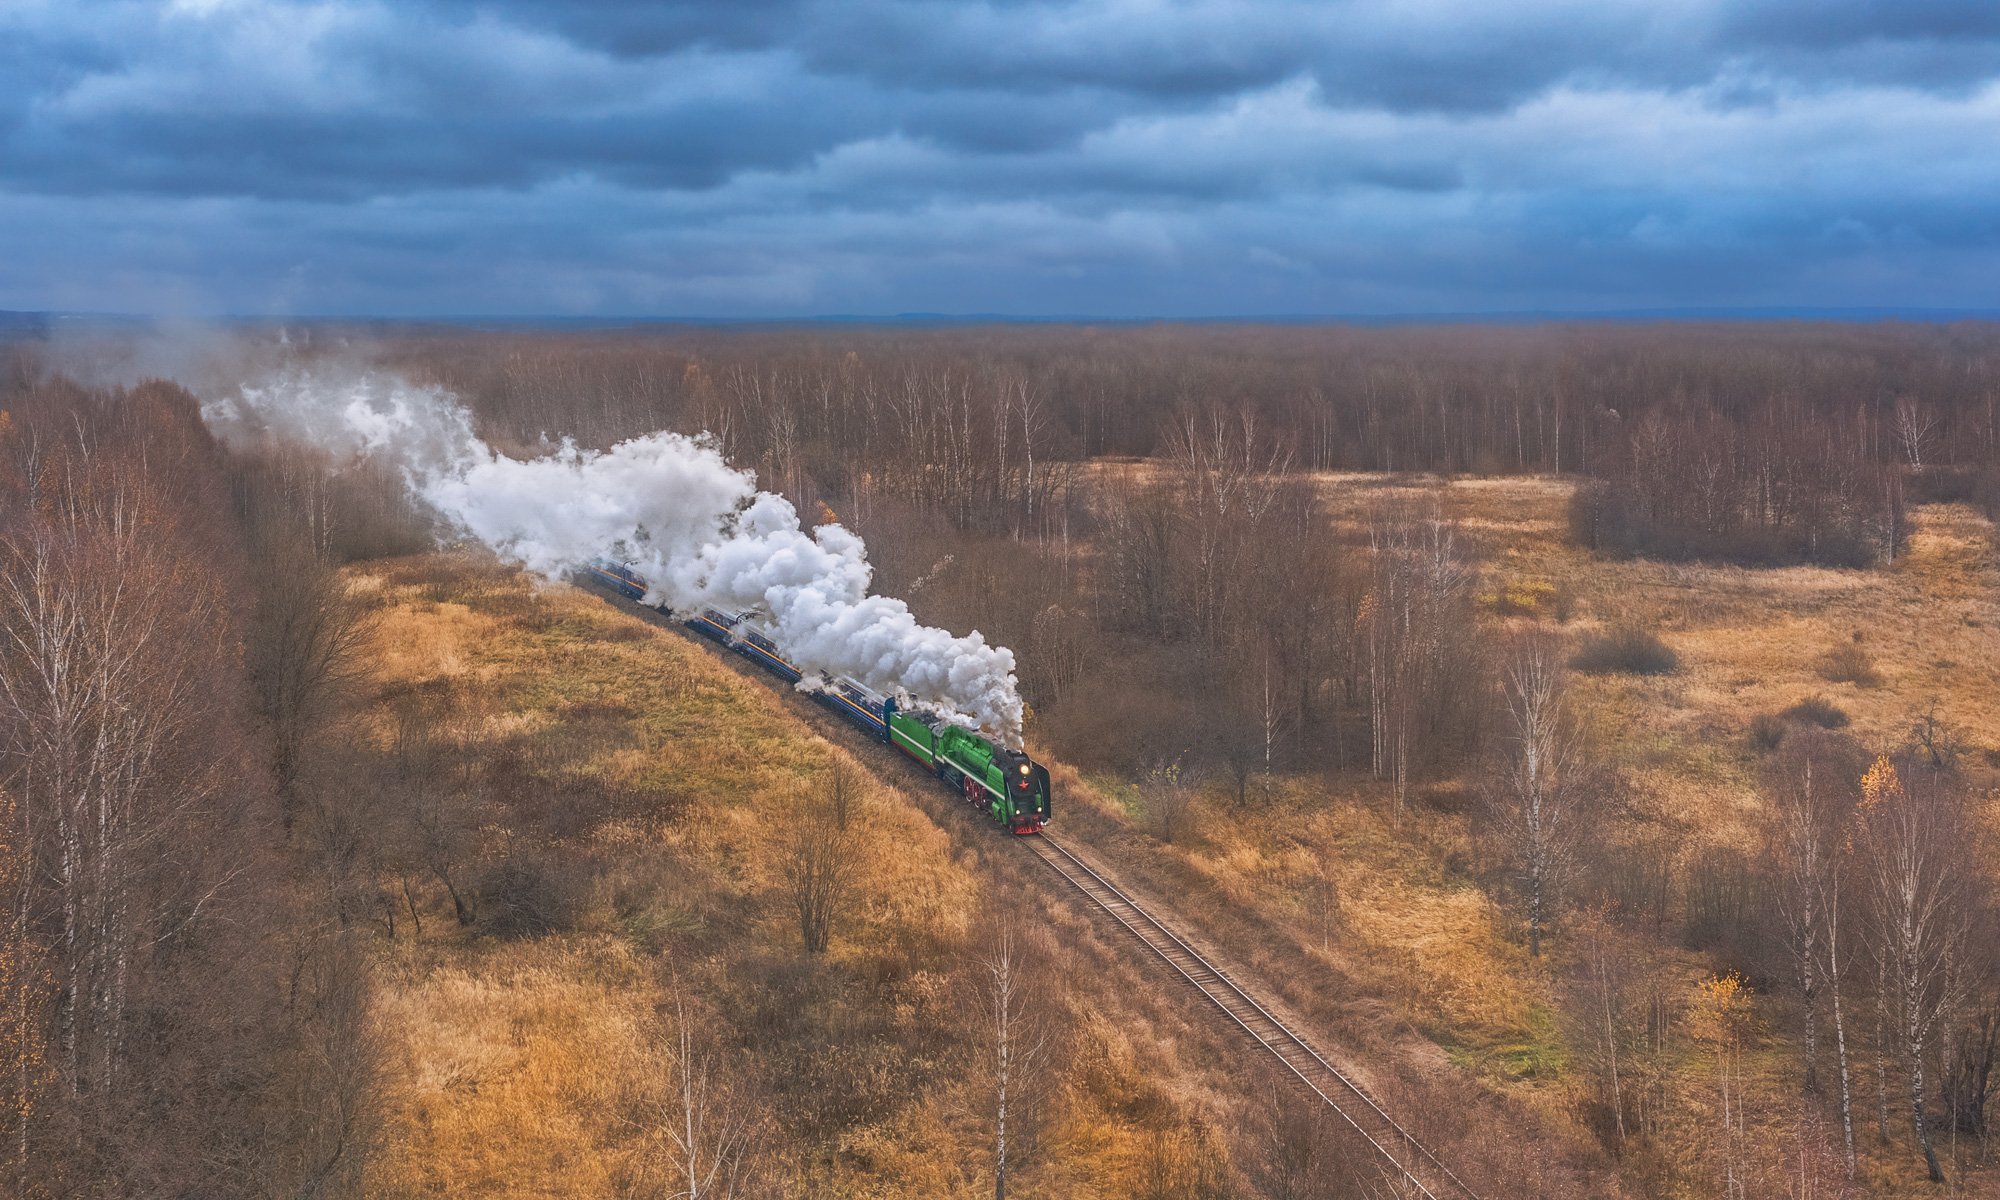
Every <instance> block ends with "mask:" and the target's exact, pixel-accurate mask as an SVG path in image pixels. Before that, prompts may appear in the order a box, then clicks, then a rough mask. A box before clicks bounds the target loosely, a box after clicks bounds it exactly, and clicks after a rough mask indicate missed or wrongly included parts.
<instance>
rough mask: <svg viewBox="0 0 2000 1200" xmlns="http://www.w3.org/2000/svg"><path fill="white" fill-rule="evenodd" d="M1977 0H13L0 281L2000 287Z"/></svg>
mask: <svg viewBox="0 0 2000 1200" xmlns="http://www.w3.org/2000/svg"><path fill="white" fill-rule="evenodd" d="M1996 135H2000V7H1996V6H1994V5H1992V4H1990V3H1986V2H1983V0H1982V2H1980V3H1972V2H1969V0H1952V2H1943V0H1939V2H1933V3H1910V2H1906V3H1893V4H1892V3H1881V2H1877V0H1812V2H1810V3H1808V2H1807V0H1733V2H1725V0H1691V2H1690V0H1655V2H1653V3H1635V4H1623V5H1607V4H1603V3H1601V0H1533V2H1523V3H1520V4H1507V5H1496V4H1491V3H1489V2H1487V0H1401V2H1397V3H1380V2H1372V0H1371V2H1366V3H1363V2H1352V0H1350V2H1345V3H1342V2H1333V3H1328V2H1322V0H1073V2H1061V3H1058V2H1054V0H984V2H978V0H974V2H957V0H949V2H948V0H667V2H663V3H647V4H633V3H627V2H621V0H567V2H564V0H406V2H402V3H390V2H389V0H317V2H290V0H173V2H170V3H151V2H140V0H100V2H98V3H93V4H86V5H79V4H72V3H63V2H60V0H18V2H17V3H14V4H11V5H5V6H0V308H7V307H13V308H41V307H63V308H96V309H114V310H129V309H139V308H157V309H165V310H173V311H215V310H223V311H235V312H278V313H314V312H380V313H410V314H449V313H464V314H472V313H503V312H504V313H540V312H550V313H554V312H575V313H656V314H661V315H694V314H743V315H797V314H809V313H816V312H837V311H848V312H852V311H863V312H866V311H880V312H893V311H905V310H915V309H923V310H944V311H1016V312H1063V313H1085V312H1088V313H1102V314H1105V315H1148V314H1159V315H1204V314H1214V315H1225V314H1254V313H1278V312H1288V313H1297V312H1364V311H1426V310H1449V311H1464V310H1479V309H1506V308H1524V307H1526V308H1551V307H1552V308H1570V309H1590V308H1615V307H1635V306H1640V307H1649V306H1656V305H1675V304H1688V305H1748V304H1769V305H1780V306H1783V305H1815V306H1819V305H1840V304H1853V305H1867V306H1875V305H1911V306H1939V307H1961V306H1963V307H1996V306H2000V295H1996V289H1995V288H1994V285H1993V284H1992V283H1991V281H1992V280H1994V279H2000V216H1996V213H2000V205H1996V204H1995V202H1994V201H1993V200H1992V199H1991V198H1992V197H1994V196H1996V195H2000V136H1996Z"/></svg>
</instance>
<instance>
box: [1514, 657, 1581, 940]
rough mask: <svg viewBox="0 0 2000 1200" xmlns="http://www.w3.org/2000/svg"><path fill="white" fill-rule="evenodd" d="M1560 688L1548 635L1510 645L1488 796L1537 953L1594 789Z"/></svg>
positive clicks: (1561, 675)
mask: <svg viewBox="0 0 2000 1200" xmlns="http://www.w3.org/2000/svg"><path fill="white" fill-rule="evenodd" d="M1567 688H1568V677H1567V672H1566V668H1565V667H1564V665H1563V659H1562V655H1561V650H1560V647H1559V646H1558V645H1557V643H1556V642H1555V641H1554V640H1553V639H1550V638H1547V637H1543V636H1530V637H1528V638H1525V639H1523V640H1522V641H1521V642H1520V643H1519V644H1517V645H1516V646H1515V648H1514V652H1513V655H1512V657H1511V658H1510V660H1509V661H1508V663H1507V666H1506V668H1505V670H1504V672H1503V678H1502V688H1501V696H1502V701H1503V704H1504V707H1505V715H1506V721H1507V725H1506V733H1505V755H1504V758H1503V760H1502V764H1501V768H1500V770H1499V771H1498V772H1497V773H1496V778H1495V781H1494V783H1493V785H1492V787H1491V789H1490V791H1489V793H1488V795H1489V802H1490V804H1491V807H1492V811H1493V815H1494V818H1495V821H1496V823H1497V824H1498V825H1499V827H1500V830H1501V833H1502V836H1503V837H1505V838H1506V840H1507V842H1508V844H1509V846H1510V847H1511V849H1512V851H1513V857H1514V861H1515V869H1516V872H1517V874H1518V877H1519V878H1518V887H1519V890H1520V893H1521V900H1522V904H1523V906H1524V907H1525V909H1526V916H1527V921H1528V953H1529V954H1531V955H1540V954H1541V952H1542V938H1543V935H1544V934H1545V933H1546V931H1547V929H1548V927H1549V925H1550V924H1551V923H1552V922H1553V921H1554V920H1555V919H1556V918H1557V916H1558V915H1559V914H1560V912H1561V910H1562V906H1563V904H1564V902H1565V900H1566V898H1567V892H1568V887H1569V882H1570V877H1571V874H1572V872H1573V870H1574V868H1575V866H1576V863H1577V859H1578V856H1579V854H1580V852H1581V851H1582V849H1583V847H1584V845H1585V843H1586V841H1587V839H1588V838H1589V836H1590V833H1591V831H1592V827H1593V821H1594V819H1595V817H1596V813H1595V811H1594V804H1595V802H1596V801H1597V799H1598V792H1599V790H1600V789H1599V785H1598V782H1597V780H1596V778H1595V773H1594V772H1593V770H1592V768H1591V766H1590V764H1589V763H1588V762H1587V760H1586V758H1585V754H1584V747H1583V739H1582V735H1581V733H1580V732H1579V730H1578V729H1577V726H1576V722H1575V720H1574V718H1573V717H1572V715H1571V713H1570V711H1569V705H1568V691H1567Z"/></svg>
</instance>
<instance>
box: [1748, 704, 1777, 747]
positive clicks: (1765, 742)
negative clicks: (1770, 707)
mask: <svg viewBox="0 0 2000 1200" xmlns="http://www.w3.org/2000/svg"><path fill="white" fill-rule="evenodd" d="M1784 740H1785V722H1784V719H1783V718H1782V717H1775V716H1772V715H1771V714H1770V713H1761V714H1759V715H1758V716H1756V717H1754V718H1752V719H1751V721H1750V741H1751V743H1752V744H1753V745H1755V746H1756V747H1757V748H1758V749H1759V750H1766V751H1768V750H1776V749H1777V748H1778V743H1780V742H1782V741H1784Z"/></svg>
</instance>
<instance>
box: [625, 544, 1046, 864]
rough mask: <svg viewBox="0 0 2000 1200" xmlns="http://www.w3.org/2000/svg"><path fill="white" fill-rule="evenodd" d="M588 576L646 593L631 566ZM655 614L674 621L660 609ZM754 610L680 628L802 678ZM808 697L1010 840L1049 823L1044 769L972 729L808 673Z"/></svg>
mask: <svg viewBox="0 0 2000 1200" xmlns="http://www.w3.org/2000/svg"><path fill="white" fill-rule="evenodd" d="M588 577H589V578H590V579H591V580H593V581H595V582H596V583H598V584H600V585H602V586H604V587H606V588H609V589H610V590H611V591H613V592H616V593H617V594H618V595H620V596H623V597H624V598H625V599H627V600H633V601H637V602H641V603H643V602H644V601H645V598H646V593H647V592H648V591H649V590H651V589H650V587H649V585H648V584H647V582H646V578H645V576H643V575H641V574H639V573H638V572H637V571H635V570H633V569H632V566H631V564H629V563H621V562H614V561H610V560H600V561H598V562H593V563H591V564H590V568H589V572H588ZM657 611H659V612H662V613H666V614H668V615H669V616H671V615H673V613H672V612H671V610H670V609H668V607H667V606H666V605H664V604H662V605H659V606H657ZM761 616H762V614H760V613H758V612H757V611H756V610H754V609H750V610H744V611H741V612H724V611H722V610H721V609H716V608H704V609H702V610H701V611H700V612H697V613H695V614H694V615H693V616H689V617H682V618H680V621H681V624H683V625H685V626H687V627H688V628H689V629H692V630H693V631H694V632H696V633H698V634H700V635H701V636H703V637H705V638H708V639H710V640H711V641H714V642H716V643H718V644H719V645H721V646H723V647H725V648H727V649H729V650H732V651H734V652H735V653H737V654H740V655H742V656H743V657H744V658H747V659H749V660H750V661H751V662H753V663H755V664H757V665H758V666H760V667H762V668H764V669H765V670H766V671H769V672H770V673H771V674H773V675H776V676H777V677H778V678H780V679H783V680H785V681H786V682H788V683H799V682H801V681H803V680H805V678H806V672H805V671H803V670H802V669H800V668H799V667H797V666H795V665H794V664H792V663H791V662H790V661H788V660H787V659H786V658H785V656H784V654H783V652H782V651H780V650H779V648H778V644H777V642H776V641H774V640H773V639H772V637H771V633H770V630H769V628H768V627H766V626H765V625H764V623H763V621H762V619H761ZM812 684H813V686H812V687H811V688H810V689H809V690H810V694H811V695H812V696H813V698H814V699H815V700H817V701H818V702H819V703H820V704H823V705H825V706H826V707H827V708H829V709H832V710H833V711H834V712H836V713H838V714H840V715H841V716H842V717H845V718H846V719H847V720H849V721H851V722H852V723H854V724H855V725H857V726H859V727H860V728H861V730H862V731H863V732H864V733H866V734H867V735H868V736H869V737H870V738H873V739H874V740H876V741H878V742H881V743H883V744H884V745H887V746H890V747H893V748H894V749H896V750H898V751H901V752H902V753H903V754H904V755H906V756H908V757H909V758H911V759H914V760H915V761H916V762H917V763H918V764H919V765H920V766H922V767H923V768H924V770H925V771H927V772H929V773H930V774H931V775H933V776H934V777H936V778H937V779H938V780H939V781H940V782H942V783H943V784H944V785H945V786H946V787H948V788H950V789H952V791H954V792H955V793H957V794H958V796H959V798H960V799H962V800H964V801H965V803H966V804H967V805H969V806H970V807H973V808H976V809H978V810H979V811H980V812H982V813H984V814H985V815H986V817H987V818H989V819H990V820H992V821H993V822H994V823H995V824H997V825H999V826H1000V827H1001V828H1003V829H1005V830H1007V831H1008V832H1009V833H1012V834H1015V835H1017V836H1023V837H1026V836H1032V835H1034V834H1038V833H1040V832H1041V831H1042V830H1043V829H1044V828H1045V827H1047V825H1048V824H1049V822H1050V820H1051V819H1052V818H1053V816H1054V808H1053V803H1052V801H1053V798H1054V789H1053V788H1052V787H1051V785H1050V783H1049V769H1048V767H1046V766H1044V765H1043V764H1041V763H1039V762H1036V761H1035V760H1034V759H1033V758H1032V757H1031V756H1030V755H1028V754H1027V753H1026V752H1025V751H1021V750H1013V749H1010V748H1008V747H1006V746H1003V745H1000V744H999V743H997V742H994V741H991V740H989V739H988V738H985V737H983V736H981V735H980V734H979V733H978V732H977V731H976V730H972V729H968V728H966V727H964V726H963V725H960V724H958V723H957V722H954V721H950V720H947V719H946V718H945V717H944V716H942V715H941V714H939V713H936V712H932V711H930V710H928V709H925V708H923V707H921V706H919V705H916V704H913V703H910V702H909V701H908V700H907V699H899V698H898V697H896V696H889V695H883V694H882V693H880V692H876V691H874V690H873V689H871V688H869V687H866V686H865V685H863V684H862V683H861V682H859V681H858V680H855V679H851V678H849V677H847V676H845V675H828V674H825V673H823V672H815V673H814V677H813V680H812Z"/></svg>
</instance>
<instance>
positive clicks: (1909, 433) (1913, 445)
mask: <svg viewBox="0 0 2000 1200" xmlns="http://www.w3.org/2000/svg"><path fill="white" fill-rule="evenodd" d="M1895 423H1896V440H1897V441H1898V442H1899V443H1901V444H1902V447H1903V456H1904V457H1905V458H1907V459H1909V461H1910V466H1911V467H1913V468H1915V469H1916V470H1919V471H1921V470H1923V469H1924V456H1925V455H1926V454H1927V453H1929V451H1930V446H1931V442H1932V440H1933V439H1934V438H1936V436H1937V427H1938V420H1937V415H1936V414H1935V413H1933V412H1931V410H1930V409H1929V408H1927V407H1925V405H1924V404H1923V403H1922V402H1921V401H1919V400H1918V399H1917V398H1916V397H1915V396H1904V397H1903V398H1902V399H1900V400H1898V401H1896V422H1895Z"/></svg>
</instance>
